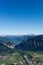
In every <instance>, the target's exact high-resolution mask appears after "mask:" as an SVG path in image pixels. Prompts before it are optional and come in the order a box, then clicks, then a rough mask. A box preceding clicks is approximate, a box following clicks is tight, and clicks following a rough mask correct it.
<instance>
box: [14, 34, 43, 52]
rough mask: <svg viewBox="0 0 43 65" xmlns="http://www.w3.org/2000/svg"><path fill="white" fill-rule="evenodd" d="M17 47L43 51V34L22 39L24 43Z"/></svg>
mask: <svg viewBox="0 0 43 65" xmlns="http://www.w3.org/2000/svg"><path fill="white" fill-rule="evenodd" d="M15 47H16V48H18V49H22V50H31V51H43V35H39V36H35V37H33V38H29V39H27V40H26V41H22V43H20V44H19V45H16V46H15Z"/></svg>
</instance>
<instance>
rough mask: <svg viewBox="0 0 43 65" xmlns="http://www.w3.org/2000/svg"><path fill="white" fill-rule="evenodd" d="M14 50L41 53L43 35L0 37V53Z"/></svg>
mask: <svg viewBox="0 0 43 65" xmlns="http://www.w3.org/2000/svg"><path fill="white" fill-rule="evenodd" d="M15 49H18V50H19V49H21V50H30V51H43V35H22V36H12V35H11V36H10V35H6V36H0V52H1V51H5V52H10V51H11V52H12V51H14V50H15Z"/></svg>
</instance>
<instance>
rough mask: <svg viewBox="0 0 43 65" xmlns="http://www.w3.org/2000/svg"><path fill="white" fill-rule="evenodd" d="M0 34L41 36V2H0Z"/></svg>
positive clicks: (42, 18) (7, 0)
mask: <svg viewBox="0 0 43 65" xmlns="http://www.w3.org/2000/svg"><path fill="white" fill-rule="evenodd" d="M1 34H5V35H9V34H14V35H23V34H24V35H25V34H43V0H0V35H1Z"/></svg>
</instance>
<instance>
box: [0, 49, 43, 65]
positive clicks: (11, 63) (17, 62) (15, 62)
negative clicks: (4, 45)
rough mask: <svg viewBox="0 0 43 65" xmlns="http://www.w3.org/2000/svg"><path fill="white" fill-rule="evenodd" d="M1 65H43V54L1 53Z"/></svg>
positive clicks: (28, 52)
mask: <svg viewBox="0 0 43 65" xmlns="http://www.w3.org/2000/svg"><path fill="white" fill-rule="evenodd" d="M0 65H43V52H40V51H38V52H37V51H21V50H20V51H16V52H14V53H5V52H3V53H0Z"/></svg>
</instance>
